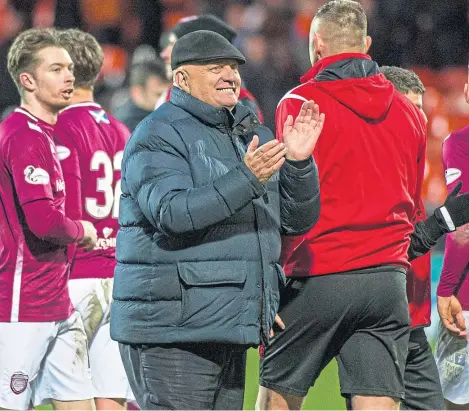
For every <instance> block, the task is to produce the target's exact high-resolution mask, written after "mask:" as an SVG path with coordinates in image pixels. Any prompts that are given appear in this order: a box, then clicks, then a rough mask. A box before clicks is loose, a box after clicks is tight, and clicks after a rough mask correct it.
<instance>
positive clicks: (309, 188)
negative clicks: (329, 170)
mask: <svg viewBox="0 0 469 411" xmlns="http://www.w3.org/2000/svg"><path fill="white" fill-rule="evenodd" d="M233 113H234V115H233V114H232V112H230V111H229V110H227V109H224V108H222V109H220V108H215V107H213V106H210V105H208V104H205V103H203V102H201V101H200V100H197V99H195V98H194V97H192V96H190V95H189V94H187V93H185V92H183V91H181V90H179V89H177V88H173V90H172V92H171V100H170V102H168V103H165V104H164V105H162V106H161V107H160V108H159V109H158V110H157V111H155V112H154V113H153V114H151V115H150V116H148V117H147V118H146V119H145V120H144V121H143V122H142V123H140V125H139V126H138V127H137V129H136V130H135V131H134V133H133V134H132V136H131V138H130V140H129V142H128V143H127V146H126V148H125V152H124V159H123V162H122V197H121V202H120V216H119V222H120V225H121V229H120V231H119V233H118V236H117V249H116V257H117V260H118V263H117V267H116V271H115V279H114V302H113V305H112V311H111V335H112V338H113V339H115V340H117V341H120V342H124V343H173V342H224V343H235V344H248V345H257V344H259V342H260V337H261V331H262V335H263V336H264V338H267V337H268V332H269V329H270V327H271V326H272V324H273V319H274V316H275V313H276V311H277V309H278V303H279V287H281V286H282V283H283V281H284V274H283V271H282V268H281V267H280V266H279V265H278V264H277V262H278V259H279V254H280V234H283V235H288V234H290V235H298V234H302V233H305V232H307V231H308V230H309V229H310V228H311V227H312V226H313V225H314V224H315V222H316V220H317V218H318V216H319V187H318V177H317V169H316V165H315V163H314V161H312V160H309V161H306V162H303V163H306V164H301V165H298V164H296V165H294V164H291V163H288V162H287V163H285V165H284V166H283V167H282V169H281V171H280V172H279V173H277V174H276V175H274V176H273V177H272V179H271V180H270V181H269V182H267V183H266V184H265V185H262V184H260V183H259V181H258V180H257V179H256V177H255V176H254V175H253V174H252V172H251V171H250V170H249V169H248V168H247V166H246V165H245V163H244V162H243V160H242V159H243V157H244V154H245V151H246V149H247V146H248V145H249V143H250V142H251V140H252V138H253V136H254V135H255V134H257V135H258V136H259V139H260V144H264V143H266V142H267V141H269V140H271V139H273V138H274V137H273V135H272V133H271V132H270V130H269V129H267V128H266V127H264V126H262V125H260V124H259V121H258V120H257V118H256V117H255V116H254V115H253V114H252V112H251V111H250V110H249V109H247V108H246V107H244V106H243V105H241V104H238V105H237V106H236V107H235V109H234V110H233ZM301 167H302V168H301Z"/></svg>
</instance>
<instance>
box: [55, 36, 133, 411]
mask: <svg viewBox="0 0 469 411" xmlns="http://www.w3.org/2000/svg"><path fill="white" fill-rule="evenodd" d="M58 36H59V41H60V44H61V45H62V46H63V47H64V48H65V49H66V50H67V51H68V52H69V54H70V56H71V58H72V60H73V62H74V72H75V91H74V93H73V95H72V97H71V100H70V102H71V105H69V106H68V107H66V108H65V109H64V110H62V112H61V113H60V114H59V117H58V120H57V123H56V125H55V141H56V144H57V151H58V156H59V159H60V160H61V165H62V169H63V174H64V179H65V184H66V186H67V187H68V191H67V197H66V200H65V212H66V214H67V216H68V217H70V218H74V219H82V220H86V221H89V222H90V223H92V224H94V225H95V227H96V228H97V230H98V242H97V244H96V247H95V248H94V250H93V251H90V252H88V253H84V252H82V251H81V250H80V249H77V250H75V252H73V251H72V253H71V254H72V270H71V274H70V281H69V289H70V296H71V299H72V303H73V305H74V306H75V309H76V310H77V311H78V312H79V313H80V314H81V316H82V318H83V322H84V325H85V331H86V334H87V336H88V340H89V357H90V368H91V379H92V382H93V388H94V390H93V397H94V398H95V402H96V408H97V409H98V410H109V409H113V410H117V409H124V408H125V403H126V401H127V400H133V395H132V391H131V389H130V386H129V383H128V380H127V377H126V374H125V370H124V367H123V365H122V360H121V358H120V354H119V348H118V345H117V343H116V342H115V341H113V340H111V336H110V331H109V315H110V309H111V300H112V284H113V277H114V268H115V265H116V260H115V250H116V235H117V231H118V229H119V225H118V223H117V216H118V214H119V199H120V193H121V191H120V185H121V183H120V178H121V176H120V174H121V173H120V168H121V161H122V155H123V152H124V145H125V142H126V141H127V139H128V137H129V135H130V132H129V130H128V129H127V127H126V126H125V125H124V124H122V123H121V122H119V121H118V120H116V119H115V118H113V117H112V116H111V115H109V114H108V113H106V111H105V110H103V108H102V107H101V106H100V105H99V104H97V103H96V102H95V101H94V96H93V90H94V85H95V83H96V79H97V77H98V74H99V72H100V70H101V67H102V65H103V51H102V49H101V46H100V45H99V43H98V42H97V40H96V39H95V38H94V37H93V36H92V35H91V34H88V33H84V32H83V31H81V30H77V29H69V30H64V31H59V34H58Z"/></svg>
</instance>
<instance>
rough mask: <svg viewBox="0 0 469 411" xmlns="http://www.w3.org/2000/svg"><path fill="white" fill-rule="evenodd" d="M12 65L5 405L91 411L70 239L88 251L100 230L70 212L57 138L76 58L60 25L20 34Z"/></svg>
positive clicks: (0, 324) (4, 224) (0, 202)
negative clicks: (14, 92)
mask: <svg viewBox="0 0 469 411" xmlns="http://www.w3.org/2000/svg"><path fill="white" fill-rule="evenodd" d="M8 72H9V73H10V75H11V77H12V79H13V81H14V82H15V84H16V86H17V88H18V91H19V94H20V97H21V106H20V107H18V108H17V109H15V110H14V111H13V113H11V114H10V115H9V116H8V117H7V118H6V119H5V120H4V121H3V122H2V123H1V124H0V233H1V235H0V250H1V252H0V370H1V376H0V379H1V382H0V407H1V408H5V409H12V410H25V409H29V408H30V406H31V405H33V406H37V405H41V404H46V403H49V402H52V405H53V407H54V408H55V409H58V410H66V409H67V410H69V409H80V410H93V409H94V403H93V391H92V385H91V379H90V374H89V365H88V349H87V344H88V341H87V338H86V334H85V330H84V328H83V322H82V319H81V317H80V314H79V313H77V312H76V311H75V310H74V309H73V306H72V303H71V301H70V296H69V292H68V286H67V283H68V277H69V273H70V265H69V261H68V256H67V246H68V245H69V244H73V243H75V244H78V247H79V248H80V249H81V248H84V249H87V250H90V249H92V248H93V247H94V246H95V245H96V241H97V235H96V229H95V228H94V226H93V224H92V223H90V222H89V221H84V220H81V219H79V218H76V219H73V218H69V217H67V216H66V215H65V206H64V203H65V197H66V195H65V190H66V189H67V192H68V187H67V188H66V186H65V182H64V176H63V173H62V168H61V166H60V162H59V153H58V150H57V147H56V146H55V143H54V125H55V123H56V121H57V115H58V113H59V111H60V110H63V109H64V108H65V107H67V106H68V105H69V104H70V101H71V98H72V94H73V82H74V76H73V62H72V59H71V58H70V55H69V54H68V52H67V51H66V50H65V48H64V47H63V46H62V45H61V43H60V41H59V37H58V34H57V32H56V31H55V30H53V29H41V30H39V29H32V30H27V31H24V32H22V33H20V34H19V35H18V36H17V37H16V38H15V40H14V41H13V44H12V45H11V47H10V49H9V52H8Z"/></svg>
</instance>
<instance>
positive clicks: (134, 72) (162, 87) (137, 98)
mask: <svg viewBox="0 0 469 411" xmlns="http://www.w3.org/2000/svg"><path fill="white" fill-rule="evenodd" d="M170 87H171V82H170V81H169V80H168V79H167V77H166V69H165V65H164V63H163V61H161V60H155V61H146V62H141V63H136V64H133V65H132V66H131V67H130V71H129V95H130V99H129V100H128V101H127V102H126V103H125V104H123V105H122V106H120V107H118V108H117V109H116V111H115V112H114V116H115V117H116V118H117V119H119V120H120V121H122V122H123V123H124V124H125V125H126V126H127V127H128V129H129V130H130V131H131V132H132V131H134V129H135V127H137V124H138V123H140V121H142V120H143V119H144V118H145V117H146V116H148V115H149V114H150V113H152V112H153V110H154V109H155V105H156V102H157V101H158V99H160V98H161V96H162V95H163V93H166V92H167V90H168V89H169V88H170Z"/></svg>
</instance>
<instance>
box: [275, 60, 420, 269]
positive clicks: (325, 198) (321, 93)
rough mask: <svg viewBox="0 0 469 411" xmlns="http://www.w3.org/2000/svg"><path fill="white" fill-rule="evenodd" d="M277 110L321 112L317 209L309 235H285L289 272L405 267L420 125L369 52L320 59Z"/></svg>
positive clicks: (279, 118)
mask: <svg viewBox="0 0 469 411" xmlns="http://www.w3.org/2000/svg"><path fill="white" fill-rule="evenodd" d="M301 83H302V84H301V85H300V86H298V87H296V88H294V89H293V90H291V91H289V92H288V93H287V94H286V95H285V96H284V97H283V98H282V100H281V101H280V103H279V105H278V107H277V112H276V126H277V127H276V128H277V138H278V139H281V138H282V130H283V124H284V123H285V120H286V118H287V116H288V115H292V116H293V118H296V116H297V115H298V113H299V111H300V108H301V105H302V104H303V102H305V101H307V100H314V101H315V102H316V103H317V104H318V105H319V107H320V111H321V112H323V113H325V114H326V119H325V124H324V129H323V131H322V133H321V136H320V137H319V140H318V143H317V145H316V148H315V150H314V153H313V155H314V158H315V160H316V163H317V165H318V169H319V183H320V196H321V212H320V217H319V221H318V223H317V224H316V225H315V227H314V228H313V229H312V230H311V231H310V232H309V233H307V234H306V235H304V236H301V237H294V238H288V237H287V238H284V241H283V245H282V257H281V259H282V261H281V262H282V263H283V265H284V268H285V272H286V274H287V275H293V276H313V275H323V274H332V273H337V272H344V271H349V270H355V269H362V268H366V267H372V266H376V265H397V266H401V267H403V268H405V269H408V268H409V262H408V258H407V249H408V246H409V234H410V233H411V232H412V231H413V224H412V221H413V218H414V215H415V213H416V207H417V205H418V202H419V200H420V192H421V185H422V179H423V172H424V166H425V148H426V132H425V121H424V119H423V116H422V115H421V113H419V112H418V110H417V108H416V107H415V106H414V105H413V104H412V103H411V102H410V101H409V100H408V99H407V98H406V97H405V96H404V95H402V94H401V93H399V92H397V91H396V90H395V89H394V86H393V85H392V83H391V82H389V81H388V80H386V78H385V77H384V75H382V74H380V73H379V69H378V66H377V64H376V63H375V62H373V61H372V60H371V59H370V57H369V56H368V55H366V54H361V53H344V54H339V55H335V56H331V57H327V58H323V59H321V60H320V61H319V62H318V63H316V64H315V65H314V66H313V67H312V68H311V70H310V71H309V72H308V73H307V74H306V75H305V76H303V77H302V79H301Z"/></svg>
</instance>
